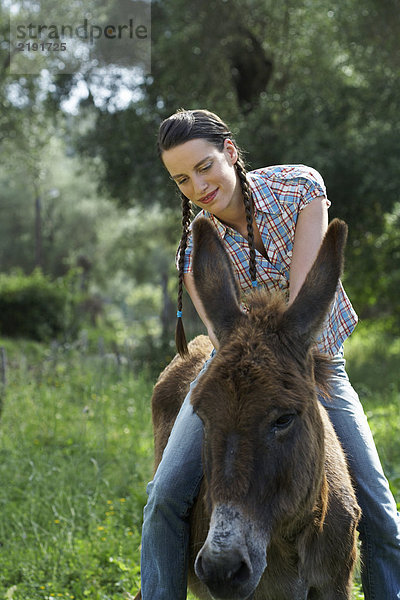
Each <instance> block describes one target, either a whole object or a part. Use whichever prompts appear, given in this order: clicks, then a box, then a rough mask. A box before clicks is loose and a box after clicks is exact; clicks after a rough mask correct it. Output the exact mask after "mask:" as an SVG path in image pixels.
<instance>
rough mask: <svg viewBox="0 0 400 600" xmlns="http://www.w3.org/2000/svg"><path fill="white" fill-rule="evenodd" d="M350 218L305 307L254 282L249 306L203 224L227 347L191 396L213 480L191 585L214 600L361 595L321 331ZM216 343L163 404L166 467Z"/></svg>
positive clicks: (199, 272) (350, 499) (159, 446)
mask: <svg viewBox="0 0 400 600" xmlns="http://www.w3.org/2000/svg"><path fill="white" fill-rule="evenodd" d="M346 237H347V226H346V224H345V223H343V222H342V221H339V220H338V219H335V220H334V221H332V223H331V224H330V226H329V228H328V232H327V234H326V236H325V238H324V240H323V243H322V245H321V248H320V250H319V254H318V256H317V258H316V260H315V262H314V264H313V266H312V268H311V270H310V272H309V274H308V276H307V278H306V280H305V282H304V284H303V286H302V288H301V290H300V292H299V294H298V296H297V297H296V299H295V300H294V302H293V303H292V305H291V306H289V307H288V306H287V304H286V302H285V299H284V297H283V296H282V295H281V294H279V293H278V294H276V293H275V294H269V293H268V292H267V291H265V290H260V291H259V290H255V291H254V292H252V293H251V297H250V299H249V302H248V304H249V311H248V312H244V311H243V310H242V309H241V308H240V296H239V290H238V287H237V283H236V279H235V276H234V273H233V269H232V265H231V261H230V258H229V257H228V255H227V254H226V252H225V250H224V248H223V245H222V243H221V241H220V240H219V238H218V236H217V234H216V232H215V230H214V228H213V226H212V224H210V222H209V221H208V220H207V219H197V220H196V221H195V222H194V224H193V238H194V251H193V272H194V278H195V284H196V288H197V290H198V293H199V295H200V298H201V300H202V303H203V306H204V308H205V310H206V313H207V316H208V318H209V319H210V321H211V323H212V326H213V329H214V331H215V334H216V337H217V339H218V342H219V345H220V347H219V350H218V352H217V353H216V355H215V357H214V358H213V360H212V361H211V363H210V365H209V367H208V369H207V370H206V371H205V372H204V373H203V374H202V376H201V378H200V379H199V382H198V384H197V386H196V387H195V388H194V389H193V392H192V405H193V408H194V410H195V411H196V413H197V414H198V415H199V417H200V418H201V420H202V422H203V424H204V441H203V471H204V478H203V482H202V488H201V491H200V495H199V497H198V500H197V502H196V504H195V506H194V508H193V511H192V514H191V538H190V559H189V565H190V566H189V587H190V589H191V590H192V592H193V593H194V594H195V595H196V596H197V597H198V598H199V599H201V600H210V599H218V600H246V599H252V600H305V599H308V600H348V599H349V598H350V595H351V587H352V575H353V568H354V564H355V561H356V556H357V552H356V527H357V523H358V520H359V517H360V509H359V507H358V505H357V501H356V498H355V495H354V491H353V488H352V484H351V480H350V477H349V473H348V470H347V465H346V460H345V457H344V454H343V451H342V449H341V446H340V444H339V441H338V439H337V437H336V435H335V432H334V430H333V427H332V425H331V423H330V420H329V418H328V416H327V413H326V411H325V409H324V408H323V407H322V405H321V403H320V402H319V401H318V399H317V388H319V389H320V390H325V393H326V385H325V383H324V382H325V381H326V379H327V373H328V371H327V370H328V369H329V363H328V364H327V360H326V359H324V357H322V356H320V355H318V354H317V353H316V352H315V345H314V339H315V335H316V334H317V332H318V330H319V329H320V328H321V326H322V324H323V322H324V319H325V317H326V314H327V312H328V309H329V307H330V305H331V303H332V301H333V298H334V295H335V291H336V288H337V285H338V282H339V277H340V274H341V271H342V266H343V253H344V247H345V243H346ZM210 349H211V345H210V342H209V340H208V338H206V337H205V336H199V337H198V338H196V339H195V340H194V341H193V342H191V344H189V356H188V357H186V358H181V357H175V358H174V360H173V361H172V362H171V363H170V365H169V366H168V367H167V368H166V369H165V370H164V372H163V373H162V374H161V376H160V378H159V380H158V382H157V384H156V386H155V389H154V394H153V398H152V410H153V425H154V436H155V464H156V466H157V465H158V463H159V461H160V460H161V455H162V450H163V448H164V446H165V444H166V442H167V439H168V435H169V433H170V430H171V428H172V425H173V421H174V419H175V417H176V414H177V411H178V409H179V406H180V404H181V402H182V401H183V398H184V397H185V394H186V393H187V391H188V386H189V383H190V381H192V380H193V379H194V378H195V376H196V374H197V373H198V371H199V369H200V368H201V366H202V364H203V363H204V360H205V359H206V358H207V357H208V356H209V353H210Z"/></svg>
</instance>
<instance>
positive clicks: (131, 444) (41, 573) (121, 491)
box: [0, 344, 152, 600]
mask: <svg viewBox="0 0 400 600" xmlns="http://www.w3.org/2000/svg"><path fill="white" fill-rule="evenodd" d="M7 354H8V357H9V362H10V368H9V370H8V378H9V382H8V386H7V391H6V397H5V401H4V410H3V414H2V422H1V429H0V453H1V462H0V477H1V481H2V485H1V487H0V511H1V523H0V543H1V547H0V597H2V598H5V599H7V600H8V599H13V600H36V599H48V600H50V599H56V598H57V599H60V600H61V599H71V598H76V599H84V598H91V599H96V600H97V599H98V600H106V599H107V600H108V599H112V600H114V599H117V598H125V599H127V598H129V597H130V594H131V593H133V592H134V591H135V590H136V589H137V587H138V584H139V546H140V527H141V516H142V508H143V505H144V502H145V482H146V481H147V480H148V479H149V477H150V475H151V462H152V440H151V433H150V407H149V398H150V395H151V387H152V386H151V384H150V383H149V382H148V381H147V380H146V379H144V378H142V377H133V376H132V375H131V374H130V373H129V372H128V371H127V370H126V369H124V368H122V369H121V367H118V366H117V365H116V364H115V362H113V361H112V359H111V360H110V359H108V358H99V357H88V356H86V357H85V356H82V355H81V354H80V353H78V352H77V351H74V350H71V349H70V350H68V349H67V350H59V351H57V352H56V353H55V352H54V350H53V351H47V352H43V349H42V348H41V347H38V346H36V347H32V346H30V347H29V348H21V349H18V348H17V347H16V346H14V345H11V346H10V344H9V348H8V351H7Z"/></svg>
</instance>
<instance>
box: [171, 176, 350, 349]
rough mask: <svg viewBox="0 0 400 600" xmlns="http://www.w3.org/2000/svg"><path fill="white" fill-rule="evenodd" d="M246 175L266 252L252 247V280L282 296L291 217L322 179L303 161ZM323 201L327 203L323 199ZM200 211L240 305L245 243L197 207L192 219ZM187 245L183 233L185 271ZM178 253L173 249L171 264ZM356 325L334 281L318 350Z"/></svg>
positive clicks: (320, 191)
mask: <svg viewBox="0 0 400 600" xmlns="http://www.w3.org/2000/svg"><path fill="white" fill-rule="evenodd" d="M247 178H248V181H249V184H250V187H251V190H252V198H253V200H254V210H255V219H256V223H257V226H258V229H259V231H260V235H261V238H262V241H263V244H264V247H265V251H266V254H267V257H268V258H265V257H264V256H262V254H260V253H259V252H258V250H256V266H257V281H258V283H259V284H261V285H264V286H265V287H266V288H268V289H269V290H283V291H284V292H286V294H287V296H288V292H289V273H290V263H291V259H292V251H293V242H294V234H295V228H296V222H297V217H298V214H299V212H300V211H301V210H302V209H303V208H304V207H305V206H307V204H308V203H309V202H311V200H312V199H313V198H317V197H320V196H326V189H325V185H324V182H323V179H322V177H321V175H320V174H319V173H318V172H317V171H315V170H314V169H312V168H310V167H305V166H303V165H280V166H273V167H265V168H263V169H257V170H255V171H251V172H249V173H248V174H247ZM327 205H328V206H330V202H329V200H327ZM200 216H201V217H206V218H208V219H210V220H211V221H212V222H213V223H214V225H215V228H216V230H217V232H218V234H219V236H220V238H221V239H222V240H223V242H224V246H225V248H226V250H227V251H228V254H229V256H230V257H231V259H232V262H233V267H234V270H235V272H236V275H237V278H238V281H239V286H240V289H241V290H242V295H243V305H244V307H245V306H246V300H245V295H246V294H247V293H248V292H249V291H251V290H252V289H253V288H252V286H251V277H250V274H249V246H248V242H247V240H246V239H245V238H244V237H243V236H242V235H241V234H240V233H238V232H237V231H235V230H234V229H232V228H231V227H227V226H226V225H223V224H222V223H221V222H220V221H219V220H218V219H217V218H216V217H215V216H214V215H212V214H211V213H209V212H207V211H204V210H202V211H200V213H199V214H198V215H197V216H196V217H195V218H196V219H197V218H198V217H200ZM192 244H193V242H192V236H191V234H189V238H188V245H187V249H186V252H185V267H184V272H185V273H188V272H191V271H192ZM178 255H179V249H178V253H177V264H178ZM356 324H357V315H356V313H355V311H354V309H353V307H352V305H351V303H350V300H349V299H348V297H347V295H346V293H345V291H344V289H343V286H342V284H341V283H339V286H338V290H337V292H336V296H335V300H334V302H333V303H332V307H331V311H330V313H329V314H328V316H327V318H326V321H325V324H324V327H323V329H322V332H321V334H320V335H319V337H318V339H317V347H318V350H319V351H320V352H323V353H326V354H330V355H334V354H336V353H337V352H338V351H339V350H340V348H341V346H342V345H343V342H344V341H345V339H346V338H347V337H348V336H349V335H350V334H351V332H352V331H353V329H354V327H355V326H356Z"/></svg>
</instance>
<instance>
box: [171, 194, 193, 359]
mask: <svg viewBox="0 0 400 600" xmlns="http://www.w3.org/2000/svg"><path fill="white" fill-rule="evenodd" d="M181 197H182V237H181V241H180V244H179V249H178V252H179V263H178V268H179V276H178V277H179V278H178V302H177V309H178V310H177V321H176V329H175V343H176V347H177V349H178V352H179V354H180V355H181V356H185V355H186V354H187V353H188V347H187V341H186V335H185V329H184V327H183V322H182V304H183V275H184V273H183V268H184V265H185V250H186V246H187V239H188V235H189V224H190V218H191V216H192V208H191V204H190V200H189V199H188V198H186V196H185V195H184V194H181Z"/></svg>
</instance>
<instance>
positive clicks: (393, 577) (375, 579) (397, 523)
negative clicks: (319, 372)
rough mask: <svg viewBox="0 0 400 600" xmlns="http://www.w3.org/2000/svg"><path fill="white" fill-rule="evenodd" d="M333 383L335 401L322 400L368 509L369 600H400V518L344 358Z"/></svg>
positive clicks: (364, 521)
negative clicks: (347, 372) (346, 369)
mask: <svg viewBox="0 0 400 600" xmlns="http://www.w3.org/2000/svg"><path fill="white" fill-rule="evenodd" d="M331 384H332V397H331V399H330V400H328V401H325V400H323V399H322V398H320V400H321V402H322V403H323V405H324V406H325V408H326V409H327V410H328V413H329V416H330V418H331V421H332V423H333V426H334V428H335V430H336V433H337V435H338V437H339V439H340V442H341V444H342V447H343V449H344V451H345V453H346V455H347V460H348V464H349V469H350V472H351V475H352V477H353V482H354V485H355V491H356V495H357V499H358V503H359V505H360V507H361V510H362V517H361V521H360V524H359V534H360V540H361V561H362V565H361V576H362V583H363V590H364V595H365V599H366V600H392V599H393V600H396V599H397V598H399V599H400V516H399V513H398V512H397V508H396V503H395V501H394V498H393V496H392V493H391V492H390V489H389V484H388V482H387V479H386V477H385V475H384V473H383V470H382V466H381V463H380V460H379V456H378V453H377V451H376V448H375V444H374V440H373V437H372V434H371V431H370V428H369V425H368V422H367V418H366V416H365V414H364V411H363V408H362V405H361V402H360V401H359V398H358V395H357V394H356V392H355V391H354V389H353V388H352V386H351V384H350V381H349V379H348V376H347V374H346V371H345V360H344V358H343V357H342V356H340V355H338V356H337V357H335V359H334V367H333V375H332V379H331Z"/></svg>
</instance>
